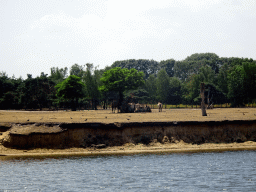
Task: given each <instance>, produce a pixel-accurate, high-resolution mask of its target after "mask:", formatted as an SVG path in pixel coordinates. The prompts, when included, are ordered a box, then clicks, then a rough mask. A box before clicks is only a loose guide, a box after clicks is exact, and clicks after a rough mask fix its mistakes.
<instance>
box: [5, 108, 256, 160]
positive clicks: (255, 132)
mask: <svg viewBox="0 0 256 192" xmlns="http://www.w3.org/2000/svg"><path fill="white" fill-rule="evenodd" d="M229 110H230V109H229ZM225 112H228V111H227V109H226V110H225V109H224V110H223V109H214V110H209V112H208V116H207V117H202V116H200V115H201V111H200V110H172V111H171V110H165V111H164V112H163V113H159V112H157V111H156V110H155V111H153V113H137V114H112V113H111V112H110V111H98V112H95V111H93V112H92V111H88V112H87V111H82V112H11V111H9V112H3V111H1V112H0V120H1V126H0V132H1V134H0V143H1V144H2V145H0V155H1V154H2V155H6V154H9V155H10V154H12V155H15V154H20V155H24V154H29V152H32V154H33V155H35V154H41V153H43V154H45V155H46V154H49V151H51V152H50V154H52V153H55V154H56V153H60V154H62V153H65V154H69V153H73V154H80V153H81V154H84V155H85V154H98V153H102V152H103V153H110V154H112V153H124V151H125V152H126V153H137V152H154V151H163V152H164V151H172V152H177V151H184V152H188V151H197V150H198V151H207V150H225V149H226V150H236V149H237V150H244V149H256V144H255V141H256V119H255V117H256V114H255V113H256V111H255V109H245V108H243V109H233V110H230V111H229V113H225ZM223 113H225V114H224V116H223ZM8 115H9V116H11V117H9V120H10V119H11V118H14V119H15V120H16V121H12V122H11V121H8V118H7V116H8ZM65 115H68V117H65ZM184 115H185V116H184ZM4 116H6V118H3V117H4ZM64 117H65V118H66V119H65V120H63V121H62V122H61V121H58V120H60V119H61V118H64ZM141 117H143V118H141ZM175 117H176V118H175ZM218 117H222V118H218ZM93 118H95V119H94V121H93V120H92V119H93ZM42 119H45V120H53V121H49V122H41V120H42ZM96 119H98V120H99V121H100V122H99V121H97V120H96ZM167 119H169V121H167ZM170 119H171V120H172V121H170ZM192 119H198V120H197V121H195V120H192ZM33 120H37V121H33ZM88 120H90V121H89V122H88ZM143 120H144V121H143ZM157 120H158V121H157ZM60 122H61V123H60ZM216 143H218V144H216ZM53 149H54V150H53ZM24 151H25V152H24Z"/></svg>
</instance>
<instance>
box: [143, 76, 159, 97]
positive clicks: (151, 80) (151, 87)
mask: <svg viewBox="0 0 256 192" xmlns="http://www.w3.org/2000/svg"><path fill="white" fill-rule="evenodd" d="M145 89H146V91H147V92H148V94H149V98H150V100H151V102H157V101H156V96H157V93H156V92H157V85H156V77H155V76H154V75H149V77H148V79H146V82H145Z"/></svg>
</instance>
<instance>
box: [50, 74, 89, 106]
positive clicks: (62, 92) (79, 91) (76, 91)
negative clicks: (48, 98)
mask: <svg viewBox="0 0 256 192" xmlns="http://www.w3.org/2000/svg"><path fill="white" fill-rule="evenodd" d="M84 87H85V84H84V83H83V82H82V81H81V78H80V77H77V76H75V75H70V76H69V77H68V78H67V79H65V80H64V81H62V82H61V83H58V84H57V85H56V86H55V88H56V96H57V97H58V98H59V99H64V100H69V101H71V103H72V110H76V104H77V101H78V99H79V98H82V97H83V96H84V92H83V88H84Z"/></svg>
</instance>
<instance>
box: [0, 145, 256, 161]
mask: <svg viewBox="0 0 256 192" xmlns="http://www.w3.org/2000/svg"><path fill="white" fill-rule="evenodd" d="M243 150H256V142H253V141H247V142H244V143H228V144H227V143H221V144H212V143H206V144H201V145H192V144H187V143H184V142H182V141H181V142H178V143H166V144H161V143H158V142H156V143H150V144H149V145H144V144H138V145H134V144H132V143H127V144H125V145H123V146H115V147H107V148H104V149H93V148H85V149H84V148H70V149H32V150H17V149H9V148H5V147H3V146H0V160H1V159H2V160H4V159H6V158H7V159H9V158H17V157H24V158H25V157H33V158H42V157H65V156H99V155H132V154H149V153H198V152H223V151H243Z"/></svg>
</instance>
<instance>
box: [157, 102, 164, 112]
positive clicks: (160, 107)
mask: <svg viewBox="0 0 256 192" xmlns="http://www.w3.org/2000/svg"><path fill="white" fill-rule="evenodd" d="M157 105H158V108H159V112H162V109H163V104H162V103H160V102H158V104H157Z"/></svg>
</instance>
